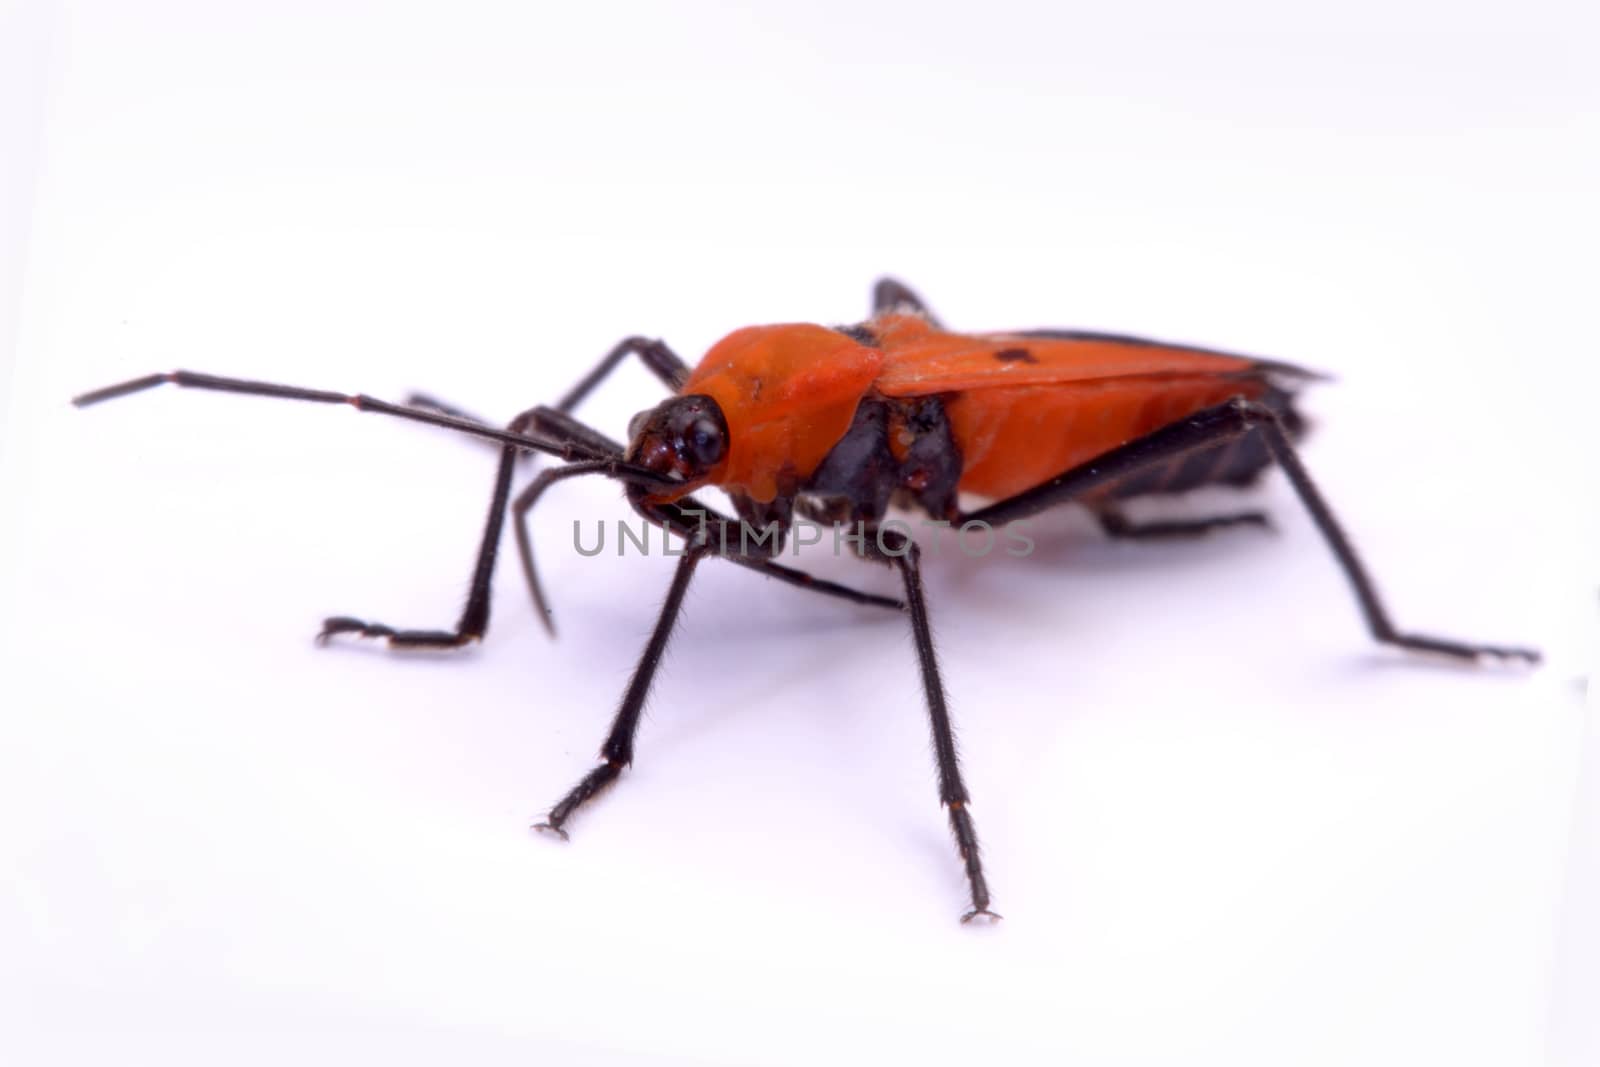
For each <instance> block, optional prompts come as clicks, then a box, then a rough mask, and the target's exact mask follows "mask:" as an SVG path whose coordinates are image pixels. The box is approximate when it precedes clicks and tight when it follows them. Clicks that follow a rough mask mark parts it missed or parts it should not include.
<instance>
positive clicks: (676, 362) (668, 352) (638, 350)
mask: <svg viewBox="0 0 1600 1067" xmlns="http://www.w3.org/2000/svg"><path fill="white" fill-rule="evenodd" d="M629 355H636V356H638V357H639V359H640V360H642V361H643V363H644V365H645V366H646V367H648V368H650V371H651V373H653V374H654V375H655V376H656V377H657V378H660V379H661V381H662V384H664V385H665V386H666V387H667V388H668V389H669V390H671V391H672V392H674V393H675V392H677V391H678V387H679V386H681V385H683V383H684V381H685V380H686V379H687V378H688V377H689V365H688V364H687V363H685V362H684V361H683V360H681V359H679V358H678V355H677V353H675V352H673V351H672V349H670V348H668V347H667V346H666V345H665V344H664V343H662V342H661V341H652V340H650V339H649V338H648V337H626V338H623V339H622V340H621V341H619V342H617V346H616V347H615V348H613V349H612V350H611V351H610V352H607V353H606V355H605V358H604V359H602V360H601V361H600V363H599V365H598V366H596V367H595V369H594V370H592V371H590V372H589V373H588V374H587V375H585V376H584V379H583V380H582V381H581V382H579V383H578V384H577V385H575V386H573V387H572V388H571V389H570V390H568V391H567V395H566V396H564V397H562V398H561V399H560V401H558V402H557V403H556V405H555V407H556V410H557V411H560V412H563V413H566V414H571V413H572V411H573V409H575V408H576V407H577V406H578V405H579V404H580V403H582V402H583V398H584V397H586V396H588V395H589V394H590V393H592V392H593V391H594V389H595V387H596V386H597V385H599V384H600V383H601V382H602V381H604V380H605V378H606V376H607V375H608V374H610V373H611V372H612V371H614V370H616V369H617V364H619V363H621V362H622V361H623V360H624V359H626V358H628V356H629Z"/></svg>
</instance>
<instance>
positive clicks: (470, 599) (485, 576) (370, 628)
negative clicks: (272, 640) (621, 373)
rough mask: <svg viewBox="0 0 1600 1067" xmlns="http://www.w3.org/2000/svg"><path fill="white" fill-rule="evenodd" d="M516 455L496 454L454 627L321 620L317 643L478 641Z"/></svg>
mask: <svg viewBox="0 0 1600 1067" xmlns="http://www.w3.org/2000/svg"><path fill="white" fill-rule="evenodd" d="M512 425H513V426H515V425H516V423H513V424H512ZM518 451H519V450H518V449H516V448H512V447H510V446H507V447H505V448H502V449H501V450H500V462H499V464H498V465H497V466H496V468H495V476H494V492H493V494H492V496H491V498H490V500H489V517H488V519H487V521H486V522H485V523H484V527H483V538H482V540H481V541H480V542H479V545H478V555H477V559H476V560H475V561H474V563H473V566H472V580H471V585H470V586H469V588H468V593H467V603H466V606H465V607H464V608H462V611H461V617H460V618H459V619H457V620H456V624H455V626H454V627H452V628H451V629H448V630H403V629H396V628H395V627H393V626H388V625H385V624H384V623H380V622H367V621H365V620H363V619H358V618H355V617H353V616H349V615H335V616H333V617H331V618H327V619H324V620H322V631H321V632H320V633H318V634H317V640H318V641H319V642H322V643H326V642H327V641H328V640H329V639H331V638H333V637H335V636H338V635H340V634H353V635H355V636H357V637H375V638H382V639H383V640H385V641H387V642H388V643H389V646H390V647H391V648H433V649H452V648H462V647H464V646H466V645H469V644H471V643H472V642H474V641H478V640H481V639H482V638H483V635H484V634H485V633H486V632H487V631H488V629H489V602H490V600H491V598H492V594H493V590H492V586H493V583H494V564H495V558H496V557H497V556H498V555H499V551H500V533H501V530H502V529H503V528H504V527H505V516H506V502H507V500H508V499H509V498H510V495H511V475H512V473H513V471H514V470H515V469H516V462H517V453H518Z"/></svg>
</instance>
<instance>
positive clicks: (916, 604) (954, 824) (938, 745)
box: [860, 527, 1000, 922]
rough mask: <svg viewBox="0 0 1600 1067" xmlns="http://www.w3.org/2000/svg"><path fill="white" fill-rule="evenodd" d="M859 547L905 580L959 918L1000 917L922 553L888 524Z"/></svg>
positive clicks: (869, 533)
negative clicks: (968, 903)
mask: <svg viewBox="0 0 1600 1067" xmlns="http://www.w3.org/2000/svg"><path fill="white" fill-rule="evenodd" d="M860 551H861V554H862V556H863V557H864V558H866V559H870V560H877V561H879V562H882V563H887V564H889V565H890V566H892V567H894V568H895V569H896V570H898V571H899V572H900V577H901V579H902V581H903V582H904V584H905V590H906V614H907V615H909V616H910V619H911V637H912V640H913V642H914V643H915V645H916V647H917V666H918V668H919V670H920V671H921V674H922V691H923V697H924V699H925V700H926V702H927V706H928V720H929V725H930V726H931V727H932V730H933V751H934V755H935V758H936V759H937V762H938V766H939V802H940V803H941V804H943V805H944V806H945V809H946V810H947V811H948V812H949V815H950V831H951V833H952V834H954V835H955V839H956V849H957V851H958V852H960V854H961V862H962V865H963V866H964V867H965V868H966V874H967V887H968V889H969V891H970V892H971V897H972V907H971V908H970V909H969V910H968V911H967V912H966V914H964V915H962V916H961V921H962V922H971V921H972V920H973V919H975V918H977V917H978V916H980V915H982V916H985V917H987V918H990V919H998V918H1000V916H999V915H998V914H997V913H995V912H993V911H990V910H989V883H988V881H987V880H986V879H985V878H984V875H983V861H982V859H981V858H980V857H979V854H978V831H977V828H976V827H975V826H974V825H973V822H972V812H971V811H970V810H968V809H969V805H970V803H971V797H970V796H968V794H967V786H966V783H965V782H963V781H962V780H961V763H960V760H959V759H958V758H957V756H956V736H955V727H954V726H953V725H952V724H951V722H950V708H949V705H948V703H947V702H946V700H945V692H944V682H943V681H942V680H941V678H940V677H939V660H938V656H937V655H936V654H935V652H934V648H933V631H932V628H931V627H930V626H929V625H928V605H927V601H926V599H925V598H924V596H923V588H922V569H921V560H920V556H921V553H920V552H919V550H918V549H917V544H916V542H915V541H913V540H912V539H911V538H910V537H908V536H906V535H905V534H904V533H902V532H900V531H899V530H894V529H890V528H887V527H878V528H875V529H874V528H871V527H869V528H867V530H866V531H865V534H864V536H863V537H862V540H861V542H860Z"/></svg>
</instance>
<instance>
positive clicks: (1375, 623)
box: [960, 397, 1539, 663]
mask: <svg viewBox="0 0 1600 1067" xmlns="http://www.w3.org/2000/svg"><path fill="white" fill-rule="evenodd" d="M1247 433H1259V434H1261V435H1262V439H1263V440H1265V441H1266V444H1267V449H1268V450H1269V451H1270V452H1271V453H1272V457H1273V459H1275V460H1277V462H1278V465H1279V466H1280V467H1282V468H1283V471H1284V473H1285V474H1286V475H1288V477H1289V483H1290V484H1291V485H1293V486H1294V490H1295V492H1296V493H1297V494H1298V495H1299V497H1300V502H1301V503H1302V504H1304V505H1305V507H1306V510H1307V511H1309V512H1310V513H1311V518H1312V521H1313V522H1315V523H1316V525H1317V529H1318V530H1320V531H1321V532H1322V536H1323V539H1324V540H1325V541H1326V542H1327V543H1328V547H1329V548H1330V549H1332V551H1333V554H1334V557H1335V558H1336V559H1337V560H1338V561H1339V566H1340V568H1341V569H1342V570H1343V571H1344V575H1345V578H1346V579H1347V580H1348V581H1349V583H1350V587H1351V589H1352V590H1353V591H1354V592H1355V595H1356V600H1357V602H1358V603H1359V604H1360V606H1361V613H1362V615H1363V616H1364V617H1365V619H1366V622H1367V629H1368V630H1370V631H1371V633H1372V636H1373V638H1374V639H1375V640H1377V641H1379V642H1380V643H1382V644H1386V645H1395V646H1397V647H1399V648H1406V649H1411V650H1413V651H1417V652H1434V653H1438V654H1440V655H1445V656H1453V657H1455V658H1457V659H1469V660H1472V659H1479V658H1481V657H1484V656H1492V657H1497V658H1502V659H1520V660H1525V661H1527V662H1529V663H1537V662H1538V661H1539V653H1538V652H1537V651H1535V650H1534V649H1529V648H1513V647H1506V646H1500V645H1479V644H1469V643H1467V642H1463V641H1453V640H1449V639H1445V638H1438V637H1429V636H1426V635H1423V634H1406V633H1401V632H1400V631H1398V630H1397V629H1395V627H1394V624H1393V623H1392V622H1390V620H1389V613H1388V611H1387V610H1386V609H1385V608H1384V606H1383V602H1382V600H1381V599H1380V598H1379V596H1378V591H1377V587H1376V586H1374V585H1373V582H1372V579H1371V577H1370V576H1369V575H1368V574H1367V569H1366V567H1365V566H1364V565H1363V564H1362V562H1361V560H1360V558H1359V557H1358V556H1357V555H1356V551H1355V548H1354V547H1353V546H1352V545H1351V543H1350V539H1349V537H1348V536H1346V534H1345V532H1344V529H1343V528H1342V527H1341V526H1340V525H1339V522H1338V520H1337V519H1335V518H1334V515H1333V511H1332V509H1330V508H1329V507H1328V504H1327V502H1326V501H1325V500H1323V498H1322V494H1321V493H1320V492H1319V491H1318V490H1317V487H1316V484H1315V483H1314V482H1313V481H1312V480H1311V475H1310V474H1309V473H1308V472H1307V471H1306V469H1305V467H1304V465H1302V464H1301V462H1300V457H1299V456H1298V455H1296V453H1295V450H1294V445H1293V444H1292V443H1291V442H1290V439H1289V435H1288V433H1287V432H1286V431H1285V429H1284V427H1283V424H1282V422H1281V421H1280V419H1279V417H1278V415H1277V414H1276V413H1275V412H1274V411H1272V410H1271V409H1270V408H1268V407H1266V406H1265V405H1262V404H1258V403H1255V402H1254V401H1250V400H1245V399H1243V398H1242V397H1241V398H1237V399H1234V400H1230V401H1228V402H1227V403H1224V404H1218V405H1217V406H1216V407H1211V408H1206V409H1205V410H1204V411H1201V412H1197V413H1196V414H1194V415H1191V416H1190V417H1189V418H1187V419H1184V420H1183V421H1182V422H1178V423H1174V424H1173V425H1171V426H1168V427H1165V428H1164V429H1161V430H1157V431H1156V432H1155V433H1153V434H1150V435H1148V436H1146V437H1141V438H1139V439H1138V440H1136V441H1130V442H1129V443H1128V444H1125V445H1123V446H1122V447H1121V448H1116V449H1113V450H1112V451H1110V452H1108V453H1106V454H1105V455H1103V456H1100V457H1099V458H1097V459H1094V460H1091V461H1090V462H1088V463H1085V464H1083V465H1082V466H1079V467H1075V468H1073V469H1072V470H1070V471H1067V472H1066V473H1064V474H1061V475H1059V476H1057V477H1055V478H1052V479H1051V480H1050V481H1048V482H1045V483H1044V484H1043V485H1038V486H1035V487H1034V488H1032V489H1029V490H1027V491H1025V492H1022V493H1019V494H1017V495H1016V496H1014V497H1011V498H1009V499H1007V500H1002V501H1000V502H999V503H996V504H993V505H990V506H989V507H986V508H982V509H980V510H978V511H975V512H972V513H970V514H967V515H963V516H962V518H961V520H960V521H961V522H986V523H989V524H990V525H992V526H1003V525H1005V524H1006V523H1008V522H1013V521H1015V520H1017V519H1023V518H1027V517H1028V516H1030V515H1036V514H1038V513H1039V512H1041V511H1044V510H1045V509H1047V508H1050V507H1053V506H1055V505H1057V504H1063V503H1066V502H1068V501H1072V500H1081V499H1082V498H1083V497H1084V496H1085V494H1087V493H1090V492H1092V491H1093V490H1095V489H1098V488H1100V487H1101V486H1104V485H1107V484H1110V483H1111V482H1114V481H1116V480H1117V479H1119V478H1123V477H1126V476H1128V475H1129V474H1132V473H1133V472H1135V471H1137V470H1139V469H1141V468H1143V467H1148V466H1152V465H1155V464H1158V463H1163V462H1166V461H1168V460H1171V459H1173V458H1174V457H1176V456H1179V455H1182V454H1183V453H1185V452H1190V451H1193V450H1195V449H1197V448H1204V447H1206V446H1208V445H1214V444H1217V443H1219V442H1221V441H1225V440H1228V439H1230V438H1236V437H1242V436H1244V435H1245V434H1247Z"/></svg>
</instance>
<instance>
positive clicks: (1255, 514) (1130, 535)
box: [1094, 506, 1272, 541]
mask: <svg viewBox="0 0 1600 1067" xmlns="http://www.w3.org/2000/svg"><path fill="white" fill-rule="evenodd" d="M1094 515H1095V518H1096V519H1098V520H1099V522H1100V529H1101V530H1103V531H1105V535H1106V536H1107V537H1111V538H1117V539H1119V540H1127V541H1163V540H1173V539H1177V538H1186V537H1202V536H1204V535H1205V534H1208V533H1210V532H1211V531H1212V530H1220V529H1223V528H1224V527H1227V526H1259V527H1262V528H1264V529H1270V528H1271V527H1272V523H1271V522H1270V521H1269V520H1268V519H1267V516H1266V513H1265V512H1261V511H1237V512H1233V513H1231V514H1228V515H1208V516H1206V517H1205V518H1200V519H1158V520H1155V521H1153V522H1135V521H1134V520H1132V519H1130V518H1128V517H1127V516H1126V515H1124V514H1123V513H1122V512H1120V511H1118V510H1117V509H1116V508H1113V507H1109V506H1105V507H1096V508H1095V509H1094Z"/></svg>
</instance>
